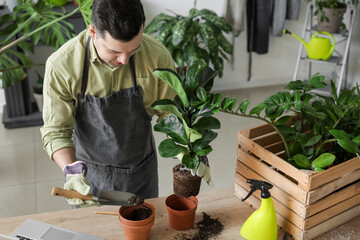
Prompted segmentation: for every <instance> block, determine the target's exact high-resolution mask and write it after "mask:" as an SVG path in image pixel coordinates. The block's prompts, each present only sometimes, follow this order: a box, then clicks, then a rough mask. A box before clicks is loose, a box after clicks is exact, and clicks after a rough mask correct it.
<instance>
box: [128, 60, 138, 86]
mask: <svg viewBox="0 0 360 240" xmlns="http://www.w3.org/2000/svg"><path fill="white" fill-rule="evenodd" d="M129 62H130V71H131V78H132V82H133V85H134V88H135V89H136V91H137V83H136V73H135V64H134V55H132V56H131V57H130V59H129Z"/></svg>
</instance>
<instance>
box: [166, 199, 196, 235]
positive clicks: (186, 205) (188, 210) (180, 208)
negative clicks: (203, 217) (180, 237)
mask: <svg viewBox="0 0 360 240" xmlns="http://www.w3.org/2000/svg"><path fill="white" fill-rule="evenodd" d="M165 205H166V210H167V212H168V216H169V223H170V226H171V227H172V228H174V229H176V230H184V229H188V228H192V227H193V226H194V222H195V212H196V209H197V205H198V200H197V198H196V197H194V196H191V197H189V198H183V197H179V196H178V195H176V194H172V195H170V196H169V197H167V198H166V200H165Z"/></svg>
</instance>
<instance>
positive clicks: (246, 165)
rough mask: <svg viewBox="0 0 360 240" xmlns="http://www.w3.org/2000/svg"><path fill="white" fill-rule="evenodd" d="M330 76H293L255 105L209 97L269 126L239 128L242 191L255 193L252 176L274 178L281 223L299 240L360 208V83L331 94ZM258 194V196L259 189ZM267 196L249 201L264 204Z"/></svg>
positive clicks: (238, 186)
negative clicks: (322, 92) (326, 93)
mask: <svg viewBox="0 0 360 240" xmlns="http://www.w3.org/2000/svg"><path fill="white" fill-rule="evenodd" d="M324 81H325V77H324V76H321V75H315V76H313V77H311V78H310V79H309V80H308V81H300V80H297V81H291V82H290V83H289V84H288V85H287V86H286V87H285V88H286V89H287V90H289V91H284V92H278V93H275V94H274V95H272V96H270V97H269V98H267V99H266V100H265V101H263V102H261V103H259V104H258V105H256V106H255V107H254V108H252V109H250V110H247V108H248V105H249V102H248V101H247V100H246V99H245V100H243V101H241V102H240V103H239V104H238V103H237V100H236V99H235V98H230V97H226V98H224V99H223V100H222V101H220V102H218V101H213V100H212V99H213V98H212V97H210V98H208V99H209V101H204V102H203V103H207V104H208V105H209V106H213V108H214V109H215V110H221V111H224V112H226V113H229V114H233V115H235V116H240V117H247V118H255V119H260V120H263V121H264V122H266V124H264V125H261V126H258V127H254V128H252V129H247V130H243V131H241V132H240V133H239V143H238V146H239V147H238V158H237V168H236V184H235V193H236V195H237V196H239V197H240V198H244V197H245V196H246V195H247V193H248V192H249V191H250V189H249V188H248V184H247V183H246V178H252V179H254V178H255V179H259V180H266V181H269V182H270V183H271V184H273V185H274V188H273V189H272V196H273V199H274V204H275V209H276V211H277V214H278V215H277V218H278V224H279V225H280V226H281V227H282V228H283V229H284V230H285V231H286V232H288V233H290V234H291V235H293V237H294V238H295V239H312V238H314V237H316V236H317V235H320V234H321V233H324V232H325V231H328V230H330V229H331V228H333V227H335V226H338V225H340V224H342V223H344V222H346V221H348V220H350V219H351V218H353V217H355V216H357V215H359V214H360V207H359V205H358V204H359V197H360V194H359V192H358V191H356V190H355V189H357V188H358V187H359V186H360V183H359V176H360V160H359V157H358V156H359V152H360V150H359V146H360V123H359V117H360V115H359V114H360V87H359V86H358V85H357V86H356V87H354V88H352V89H350V90H344V91H343V92H341V94H339V95H337V93H336V88H335V84H334V83H333V82H332V81H331V89H332V95H331V96H322V95H318V94H316V93H314V92H313V91H312V90H315V89H318V88H324V87H325V86H326V84H325V82H324ZM255 195H256V194H255ZM260 199H261V196H260V195H256V197H253V198H250V199H248V200H247V203H248V204H250V205H252V206H254V207H255V208H257V207H259V206H260Z"/></svg>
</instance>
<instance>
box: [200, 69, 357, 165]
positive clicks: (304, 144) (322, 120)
mask: <svg viewBox="0 0 360 240" xmlns="http://www.w3.org/2000/svg"><path fill="white" fill-rule="evenodd" d="M324 80H325V77H324V76H321V75H314V76H313V77H311V78H310V79H309V80H308V81H300V80H297V81H292V82H290V83H289V84H288V85H287V86H286V87H285V89H288V90H290V91H287V92H278V93H276V94H274V95H272V96H270V97H269V98H268V99H266V100H265V101H263V102H261V103H260V104H258V105H256V106H255V107H254V108H252V109H251V110H250V111H247V108H248V105H249V102H248V100H246V99H245V100H243V101H242V102H240V103H239V104H237V99H236V98H230V97H225V98H223V99H222V98H221V97H218V96H217V94H214V95H213V96H211V97H209V98H208V99H207V100H205V101H202V104H206V106H211V108H212V109H213V110H215V111H219V110H221V111H223V112H226V113H230V114H233V115H236V116H241V117H249V118H256V119H260V120H262V121H264V122H266V123H268V124H270V125H271V126H272V127H273V128H274V129H275V130H276V131H277V132H278V133H279V135H280V137H281V139H282V141H283V143H284V147H285V157H286V158H287V161H289V162H290V163H291V164H292V165H294V166H296V167H298V168H301V169H313V170H315V171H323V170H324V169H325V168H327V167H329V166H330V165H332V164H339V163H342V162H344V161H346V160H348V159H350V158H353V157H355V156H356V155H357V156H359V152H360V150H359V145H360V121H359V118H360V88H359V86H358V85H357V86H356V87H354V88H352V89H351V90H345V91H343V92H342V93H341V94H340V95H339V96H338V95H337V94H336V88H335V84H334V82H332V81H331V88H332V96H331V97H328V96H322V95H318V94H315V93H314V92H312V90H314V89H317V88H324V87H325V86H326V84H325V82H324ZM200 106H201V105H200ZM261 114H262V116H261ZM289 114H291V115H289Z"/></svg>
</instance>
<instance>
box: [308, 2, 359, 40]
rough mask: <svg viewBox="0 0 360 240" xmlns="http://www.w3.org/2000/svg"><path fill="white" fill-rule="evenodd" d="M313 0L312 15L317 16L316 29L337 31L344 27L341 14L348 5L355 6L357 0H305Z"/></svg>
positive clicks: (342, 14)
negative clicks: (313, 8)
mask: <svg viewBox="0 0 360 240" xmlns="http://www.w3.org/2000/svg"><path fill="white" fill-rule="evenodd" d="M306 1H307V2H308V3H309V2H312V1H313V2H314V5H315V8H316V9H315V11H314V16H318V31H326V32H330V33H337V32H339V30H340V27H341V28H342V29H344V30H345V29H346V25H345V23H344V22H343V16H344V13H345V12H346V9H347V7H348V6H350V7H356V6H357V3H358V1H357V0H306Z"/></svg>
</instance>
